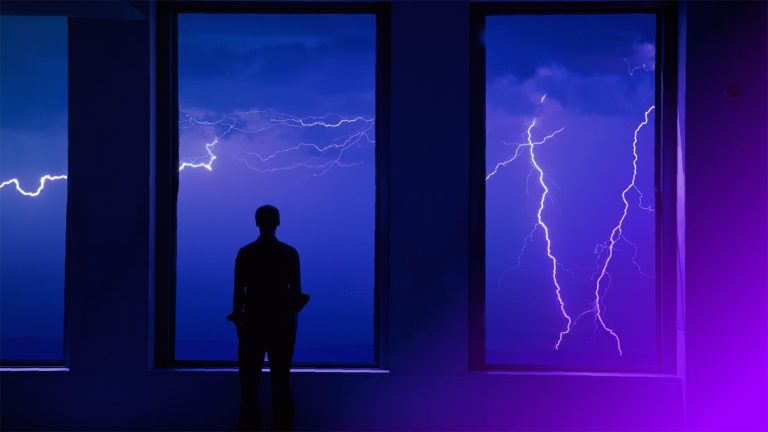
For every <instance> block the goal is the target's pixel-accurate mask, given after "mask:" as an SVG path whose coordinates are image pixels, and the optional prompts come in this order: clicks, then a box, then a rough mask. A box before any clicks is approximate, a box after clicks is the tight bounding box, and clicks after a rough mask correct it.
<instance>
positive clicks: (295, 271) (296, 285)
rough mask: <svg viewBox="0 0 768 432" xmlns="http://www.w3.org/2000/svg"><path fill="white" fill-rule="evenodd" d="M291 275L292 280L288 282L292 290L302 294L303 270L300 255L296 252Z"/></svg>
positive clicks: (294, 252) (292, 258)
mask: <svg viewBox="0 0 768 432" xmlns="http://www.w3.org/2000/svg"><path fill="white" fill-rule="evenodd" d="M291 261H292V262H291V275H290V280H289V281H288V282H289V283H290V285H291V286H290V289H292V290H296V292H301V269H300V265H299V253H298V252H296V250H295V249H294V250H293V254H292V256H291Z"/></svg>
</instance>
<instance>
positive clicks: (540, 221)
mask: <svg viewBox="0 0 768 432" xmlns="http://www.w3.org/2000/svg"><path fill="white" fill-rule="evenodd" d="M545 97H546V95H545V96H542V97H541V100H540V102H539V103H542V102H544V99H545ZM535 126H536V118H534V119H533V120H532V121H531V123H530V124H529V125H528V129H527V130H526V138H527V140H526V142H524V143H516V144H511V145H514V146H515V151H514V152H513V154H512V156H510V157H509V158H507V159H505V160H503V161H501V162H499V163H497V164H496V166H494V168H493V170H491V172H490V173H489V174H488V175H487V176H486V177H485V180H486V182H487V181H488V180H490V179H491V178H493V176H495V175H496V174H497V173H498V172H499V170H500V169H502V168H504V167H506V166H507V165H509V164H511V163H512V162H513V161H515V160H517V158H518V157H520V155H521V154H522V149H527V150H528V156H529V160H530V162H531V165H532V166H533V170H534V171H533V172H536V173H537V174H538V179H539V185H540V186H541V189H542V193H541V196H540V197H539V207H538V210H537V212H536V224H535V225H534V227H533V229H532V230H531V232H530V233H529V234H528V236H527V237H526V238H525V242H524V244H523V250H522V251H521V252H520V254H519V255H518V265H519V264H520V259H521V256H522V254H523V252H524V250H525V247H526V246H527V244H528V243H529V242H530V241H531V239H532V238H533V234H534V232H535V231H536V230H537V229H538V228H539V227H541V229H542V231H543V232H544V239H545V240H546V251H547V257H548V258H549V260H550V261H551V262H552V283H553V284H554V286H555V296H556V297H557V302H558V304H559V305H560V313H561V314H562V315H563V318H564V319H565V321H566V325H565V329H564V330H562V331H560V334H559V336H558V339H557V342H556V343H555V349H560V343H561V342H562V340H563V337H564V336H565V335H566V334H568V333H569V332H570V331H571V325H572V323H573V319H572V318H571V316H570V315H568V312H567V311H566V308H565V301H564V300H563V297H562V287H561V286H560V282H559V280H558V276H557V269H558V267H560V264H559V263H558V261H557V257H556V256H555V255H554V254H553V253H552V239H551V237H550V231H549V226H547V224H546V222H545V221H544V218H543V216H542V215H543V213H544V207H545V203H546V201H547V197H548V196H549V187H548V186H547V183H546V182H545V180H544V179H545V175H544V170H543V169H542V168H541V165H539V162H538V161H537V160H536V152H535V151H534V148H535V147H536V146H539V145H542V144H544V143H546V142H547V141H549V140H550V139H552V138H554V137H555V136H557V134H559V133H560V132H562V131H563V130H565V128H564V127H562V128H560V129H558V130H556V131H554V132H552V133H551V134H549V135H546V136H545V137H544V138H542V139H540V140H538V141H534V140H533V133H532V131H533V128H534V127H535ZM505 144H506V143H505ZM507 145H509V144H507Z"/></svg>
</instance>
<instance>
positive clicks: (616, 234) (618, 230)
mask: <svg viewBox="0 0 768 432" xmlns="http://www.w3.org/2000/svg"><path fill="white" fill-rule="evenodd" d="M654 108H655V106H651V107H650V108H648V110H647V111H646V112H645V116H644V118H643V121H642V122H641V123H640V124H639V125H638V126H637V128H635V133H634V135H633V140H632V178H631V180H630V182H629V184H628V185H627V187H625V188H624V190H623V191H622V192H621V201H622V202H623V203H624V208H623V210H622V213H621V217H620V218H619V221H618V222H617V223H616V225H615V226H614V227H613V229H612V230H611V235H610V237H609V239H608V256H607V257H606V258H605V261H604V262H603V265H602V268H601V269H600V275H599V276H598V278H597V282H595V317H596V318H597V322H598V323H599V324H600V326H601V327H602V328H603V329H604V330H605V331H607V332H608V333H609V334H610V335H611V336H612V337H613V338H614V339H615V340H616V348H617V349H618V350H619V355H623V354H624V352H623V351H622V349H621V338H620V337H619V335H618V334H617V333H616V332H615V331H614V330H613V329H612V328H610V327H608V325H607V324H606V323H605V320H604V319H603V313H602V306H601V304H600V300H601V298H600V283H601V282H602V281H603V279H605V277H606V274H607V272H608V264H610V263H611V259H613V251H614V248H615V246H616V243H617V242H618V241H619V240H620V239H622V238H623V235H622V229H623V225H624V220H626V218H627V213H628V212H629V201H627V193H629V191H631V190H633V189H634V190H637V186H636V184H635V181H636V180H637V159H638V155H637V134H638V133H639V132H640V129H642V128H643V126H645V125H647V124H648V115H650V114H651V111H653V110H654ZM624 240H625V241H628V240H626V238H625V237H624Z"/></svg>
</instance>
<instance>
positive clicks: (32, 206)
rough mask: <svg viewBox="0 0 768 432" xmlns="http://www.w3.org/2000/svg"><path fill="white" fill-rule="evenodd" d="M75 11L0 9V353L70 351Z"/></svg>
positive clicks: (47, 358) (45, 356) (42, 356)
mask: <svg viewBox="0 0 768 432" xmlns="http://www.w3.org/2000/svg"><path fill="white" fill-rule="evenodd" d="M67 89H68V86H67V19H66V18H64V17H23V16H0V153H1V154H0V359H2V362H3V363H7V364H15V363H22V364H24V363H30V364H32V363H41V362H43V363H58V362H61V361H62V360H63V358H64V354H63V336H64V239H65V230H66V205H67V185H66V175H67Z"/></svg>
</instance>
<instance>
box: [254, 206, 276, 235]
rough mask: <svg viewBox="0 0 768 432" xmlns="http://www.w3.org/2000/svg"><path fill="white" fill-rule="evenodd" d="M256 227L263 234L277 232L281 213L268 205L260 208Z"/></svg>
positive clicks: (257, 213)
mask: <svg viewBox="0 0 768 432" xmlns="http://www.w3.org/2000/svg"><path fill="white" fill-rule="evenodd" d="M256 225H257V226H258V227H259V229H260V230H261V232H275V230H276V229H277V227H278V226H279V225H280V211H278V210H277V207H275V206H271V205H268V204H267V205H263V206H261V207H259V208H258V209H256Z"/></svg>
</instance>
